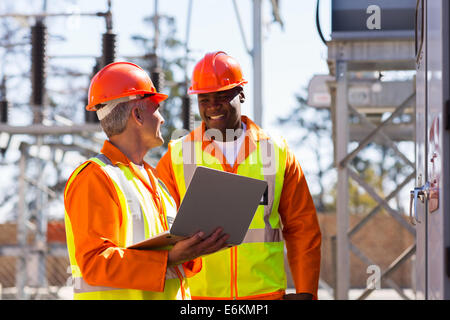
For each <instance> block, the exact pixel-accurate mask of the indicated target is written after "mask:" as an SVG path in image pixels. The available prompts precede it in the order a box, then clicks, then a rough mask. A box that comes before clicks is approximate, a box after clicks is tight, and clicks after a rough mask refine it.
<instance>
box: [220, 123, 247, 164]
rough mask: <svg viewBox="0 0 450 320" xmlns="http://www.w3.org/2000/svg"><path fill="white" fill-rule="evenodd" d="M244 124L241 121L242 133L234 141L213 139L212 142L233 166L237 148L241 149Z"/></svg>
mask: <svg viewBox="0 0 450 320" xmlns="http://www.w3.org/2000/svg"><path fill="white" fill-rule="evenodd" d="M245 130H246V125H245V123H243V122H242V134H241V135H240V136H239V137H238V138H237V139H236V140H234V141H226V142H223V141H217V140H214V143H215V144H216V145H217V146H218V147H219V148H220V150H221V151H222V153H223V155H224V156H225V158H226V159H227V162H228V163H229V164H230V165H231V166H233V165H234V162H235V161H236V158H237V156H238V153H239V150H240V149H241V145H242V142H243V141H244V137H245Z"/></svg>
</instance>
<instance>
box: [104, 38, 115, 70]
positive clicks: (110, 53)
mask: <svg viewBox="0 0 450 320" xmlns="http://www.w3.org/2000/svg"><path fill="white" fill-rule="evenodd" d="M116 37H117V35H116V34H115V33H111V32H107V33H104V34H103V36H102V65H101V66H102V67H104V66H106V65H108V64H110V63H113V62H114V60H115V59H116Z"/></svg>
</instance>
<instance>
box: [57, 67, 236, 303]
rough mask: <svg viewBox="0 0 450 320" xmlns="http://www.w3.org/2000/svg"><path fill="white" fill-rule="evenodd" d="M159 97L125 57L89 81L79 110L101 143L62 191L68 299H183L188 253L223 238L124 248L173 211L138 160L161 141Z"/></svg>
mask: <svg viewBox="0 0 450 320" xmlns="http://www.w3.org/2000/svg"><path fill="white" fill-rule="evenodd" d="M166 98H167V96H166V95H164V94H161V93H158V92H156V90H155V88H154V86H153V84H152V82H151V80H150V78H149V77H148V75H147V74H146V73H145V72H144V70H142V69H141V68H140V67H139V66H137V65H135V64H132V63H128V62H116V63H112V64H109V65H107V66H106V67H104V68H103V69H102V70H100V71H99V72H98V73H97V74H96V75H95V76H94V77H93V79H92V81H91V85H90V88H89V105H88V106H87V107H86V108H87V110H90V111H96V112H97V115H98V117H99V119H100V123H101V126H102V128H103V130H104V132H105V133H106V135H107V136H108V140H106V141H105V143H104V145H103V148H102V150H101V153H100V154H99V155H97V156H96V157H94V158H91V159H89V160H88V161H86V162H85V163H83V164H82V165H81V166H79V167H78V168H77V169H76V170H75V171H74V173H73V174H72V176H71V177H70V178H69V180H68V182H67V185H66V189H65V193H64V201H65V209H66V214H65V221H66V232H67V245H68V250H69V255H70V263H71V267H72V276H73V278H74V298H75V299H180V298H183V299H188V298H190V292H189V287H188V286H187V283H186V281H185V278H186V277H190V276H192V275H193V274H195V273H197V272H198V271H199V270H200V269H201V259H196V258H197V257H199V256H201V255H203V254H208V253H212V252H215V251H217V250H219V249H221V248H222V247H224V246H225V242H226V240H227V238H228V236H227V235H223V234H222V233H221V230H220V229H217V230H216V232H215V233H213V234H212V235H211V236H209V237H208V238H206V239H203V237H204V234H203V233H202V232H199V233H198V234H196V235H194V236H192V237H191V238H188V239H186V240H183V241H180V242H178V243H177V244H175V245H174V246H173V247H172V248H166V249H164V250H163V249H161V250H135V249H128V248H127V247H128V246H130V245H132V244H134V243H137V242H140V241H142V240H144V239H146V238H148V237H150V236H153V235H156V234H158V233H161V232H163V231H166V230H168V228H169V224H170V223H171V221H172V220H173V218H174V215H175V213H176V206H175V202H174V200H173V199H172V197H171V196H170V194H169V193H168V191H167V189H166V188H165V186H164V184H163V183H162V182H161V181H160V180H159V179H158V178H157V175H156V171H155V170H154V168H152V167H151V166H149V165H148V164H147V163H146V162H144V160H143V159H144V156H145V154H146V153H147V152H148V150H149V149H151V148H154V147H157V146H160V145H161V144H162V143H163V138H162V136H161V132H160V126H161V125H162V124H163V122H164V119H163V118H162V116H161V114H160V113H159V111H158V108H159V103H160V102H161V101H163V100H164V99H166Z"/></svg>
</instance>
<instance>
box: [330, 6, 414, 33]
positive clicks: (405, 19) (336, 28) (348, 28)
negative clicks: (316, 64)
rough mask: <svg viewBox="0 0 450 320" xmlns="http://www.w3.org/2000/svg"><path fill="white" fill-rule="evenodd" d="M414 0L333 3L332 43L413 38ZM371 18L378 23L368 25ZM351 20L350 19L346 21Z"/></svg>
mask: <svg viewBox="0 0 450 320" xmlns="http://www.w3.org/2000/svg"><path fill="white" fill-rule="evenodd" d="M415 6H416V0H396V1H392V0H358V1H355V0H333V1H332V4H331V8H332V14H331V19H332V24H331V30H332V34H331V37H332V38H333V39H341V40H344V39H347V40H350V39H371V38H372V39H377V38H383V39H387V38H390V39H393V38H396V39H398V38H412V37H413V36H414V14H415ZM372 15H376V18H377V19H378V20H379V21H378V23H376V26H373V25H371V21H372V18H371V16H372ZM349 17H351V18H349Z"/></svg>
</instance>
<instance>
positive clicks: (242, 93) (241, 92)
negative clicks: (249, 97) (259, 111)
mask: <svg viewBox="0 0 450 320" xmlns="http://www.w3.org/2000/svg"><path fill="white" fill-rule="evenodd" d="M239 101H240V102H241V103H244V102H245V93H244V90H243V89H241V91H240V92H239Z"/></svg>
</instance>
